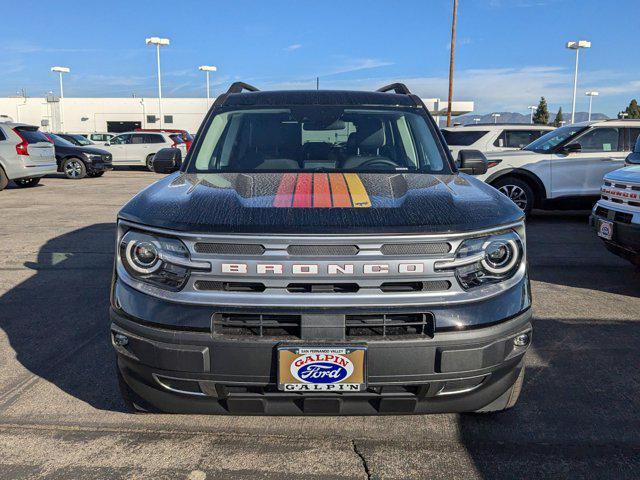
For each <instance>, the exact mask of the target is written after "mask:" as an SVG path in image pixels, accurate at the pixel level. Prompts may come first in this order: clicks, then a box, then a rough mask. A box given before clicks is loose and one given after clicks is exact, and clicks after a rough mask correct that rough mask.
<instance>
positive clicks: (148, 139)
mask: <svg viewBox="0 0 640 480" xmlns="http://www.w3.org/2000/svg"><path fill="white" fill-rule="evenodd" d="M144 143H164V139H163V138H162V136H161V135H156V134H153V133H147V134H145V136H144Z"/></svg>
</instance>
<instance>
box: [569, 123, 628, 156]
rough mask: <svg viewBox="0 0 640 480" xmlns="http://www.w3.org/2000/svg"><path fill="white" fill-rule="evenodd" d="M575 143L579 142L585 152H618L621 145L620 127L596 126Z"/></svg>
mask: <svg viewBox="0 0 640 480" xmlns="http://www.w3.org/2000/svg"><path fill="white" fill-rule="evenodd" d="M574 143H579V144H580V147H581V148H582V151H583V152H616V151H618V149H619V147H621V145H620V129H619V128H614V127H596V128H592V129H591V130H589V131H587V133H585V134H584V135H582V136H581V137H579V138H578V139H577V140H576V141H575V142H574Z"/></svg>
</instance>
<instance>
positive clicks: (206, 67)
mask: <svg viewBox="0 0 640 480" xmlns="http://www.w3.org/2000/svg"><path fill="white" fill-rule="evenodd" d="M198 70H200V71H201V72H204V73H206V74H207V108H209V98H210V94H209V93H210V92H209V72H217V71H218V67H216V66H214V65H200V66H199V67H198Z"/></svg>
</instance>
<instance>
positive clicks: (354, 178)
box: [344, 173, 371, 208]
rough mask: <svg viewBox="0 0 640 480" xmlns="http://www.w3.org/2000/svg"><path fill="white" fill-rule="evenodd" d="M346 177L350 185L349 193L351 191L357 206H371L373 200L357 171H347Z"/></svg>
mask: <svg viewBox="0 0 640 480" xmlns="http://www.w3.org/2000/svg"><path fill="white" fill-rule="evenodd" d="M344 178H345V180H346V181H347V186H348V187H349V193H351V201H352V202H353V206H354V207H356V208H370V207H371V200H370V199H369V194H368V193H367V189H366V188H364V185H363V184H362V180H360V177H359V176H358V174H357V173H345V174H344Z"/></svg>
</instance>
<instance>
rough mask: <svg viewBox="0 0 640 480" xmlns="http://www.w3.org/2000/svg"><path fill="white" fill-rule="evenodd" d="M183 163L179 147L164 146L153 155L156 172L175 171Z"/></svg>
mask: <svg viewBox="0 0 640 480" xmlns="http://www.w3.org/2000/svg"><path fill="white" fill-rule="evenodd" d="M181 165H182V154H181V153H180V150H179V149H177V148H163V149H161V150H158V152H157V153H156V154H155V155H154V156H153V159H152V160H151V167H152V168H153V171H154V172H156V173H173V172H176V171H178V170H179V169H180V166H181Z"/></svg>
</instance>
